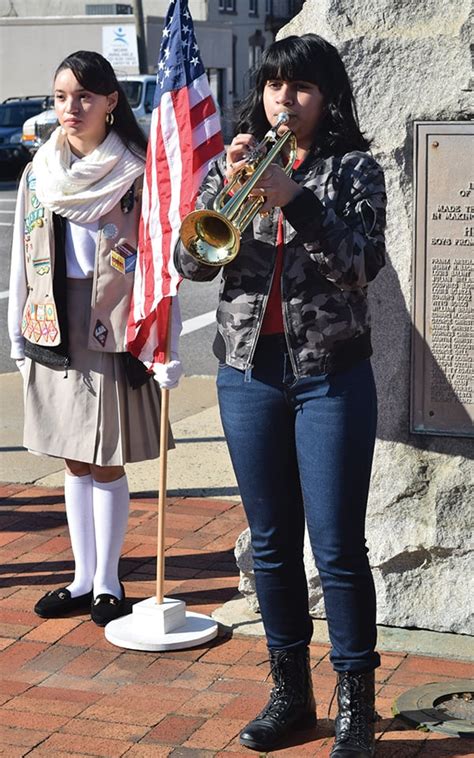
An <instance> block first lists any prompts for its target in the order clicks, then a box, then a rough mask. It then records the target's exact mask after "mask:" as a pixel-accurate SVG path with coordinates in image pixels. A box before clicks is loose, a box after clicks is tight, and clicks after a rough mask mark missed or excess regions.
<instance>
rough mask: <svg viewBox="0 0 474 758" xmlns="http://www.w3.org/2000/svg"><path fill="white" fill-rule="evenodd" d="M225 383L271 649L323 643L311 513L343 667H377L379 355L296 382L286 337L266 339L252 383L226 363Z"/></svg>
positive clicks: (335, 652) (222, 402) (225, 416)
mask: <svg viewBox="0 0 474 758" xmlns="http://www.w3.org/2000/svg"><path fill="white" fill-rule="evenodd" d="M217 390H218V397H219V406H220V413H221V418H222V424H223V427H224V433H225V436H226V440H227V444H228V447H229V452H230V456H231V459H232V463H233V467H234V470H235V474H236V477H237V482H238V485H239V489H240V494H241V497H242V502H243V505H244V508H245V512H246V515H247V519H248V522H249V526H250V532H251V538H252V553H253V561H254V571H255V580H256V588H257V597H258V602H259V605H260V611H261V614H262V620H263V623H264V627H265V633H266V637H267V643H268V646H269V648H272V649H282V648H294V647H299V646H302V645H307V644H308V643H309V641H310V639H311V635H312V627H313V624H312V621H311V617H310V615H309V610H308V589H307V583H306V575H305V570H304V563H303V542H304V526H305V518H306V523H307V526H308V533H309V537H310V541H311V547H312V550H313V554H314V558H315V562H316V566H317V568H318V571H319V575H320V579H321V585H322V590H323V595H324V603H325V607H326V617H327V621H328V627H329V636H330V640H331V646H332V650H331V655H330V658H331V661H332V663H333V666H334V668H335V669H336V671H366V670H370V669H373V668H375V667H376V666H378V665H379V664H380V659H379V656H378V654H377V653H376V652H375V649H374V648H375V643H376V626H375V590H374V583H373V579H372V573H371V570H370V566H369V562H368V558H367V547H366V543H365V536H364V527H365V512H366V505H367V495H368V489H369V480H370V471H371V465H372V456H373V449H374V442H375V429H376V422H377V397H376V391H375V384H374V379H373V374H372V368H371V365H370V361H368V360H364V361H361V362H359V363H357V364H356V365H355V366H353V367H352V368H350V369H349V370H347V371H343V372H340V373H337V374H331V375H329V374H324V375H322V376H312V377H305V378H304V379H299V380H295V377H294V374H293V371H292V368H291V363H290V360H289V357H288V354H287V350H286V346H285V342H284V338H283V337H282V336H280V335H272V336H269V337H262V338H260V340H259V343H258V345H257V350H256V353H255V359H254V368H253V370H252V375H251V379H250V381H245V374H244V372H243V371H239V370H238V369H234V368H232V367H230V366H226V365H224V366H222V365H220V366H219V372H218V377H217Z"/></svg>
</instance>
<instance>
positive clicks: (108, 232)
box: [102, 224, 118, 240]
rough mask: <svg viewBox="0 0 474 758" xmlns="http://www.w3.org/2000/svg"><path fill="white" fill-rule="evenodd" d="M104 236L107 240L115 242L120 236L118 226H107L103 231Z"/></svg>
mask: <svg viewBox="0 0 474 758" xmlns="http://www.w3.org/2000/svg"><path fill="white" fill-rule="evenodd" d="M102 234H103V235H104V237H105V239H106V240H114V239H115V238H116V236H117V235H118V226H116V225H115V224H106V225H105V226H104V228H103V229H102Z"/></svg>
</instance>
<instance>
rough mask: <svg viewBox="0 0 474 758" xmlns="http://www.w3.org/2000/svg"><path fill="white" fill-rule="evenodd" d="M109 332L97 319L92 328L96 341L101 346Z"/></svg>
mask: <svg viewBox="0 0 474 758" xmlns="http://www.w3.org/2000/svg"><path fill="white" fill-rule="evenodd" d="M108 333H109V330H108V329H107V327H106V326H104V324H103V323H102V321H99V319H97V321H96V324H95V329H94V337H95V338H96V340H97V342H99V343H100V344H101V345H102V347H104V345H105V343H106V341H107V335H108Z"/></svg>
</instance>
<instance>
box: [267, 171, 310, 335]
mask: <svg viewBox="0 0 474 758" xmlns="http://www.w3.org/2000/svg"><path fill="white" fill-rule="evenodd" d="M300 163H301V160H296V161H295V162H294V164H293V168H294V169H295V168H298V166H299V165H300ZM276 244H277V257H276V261H275V270H274V273H273V281H272V287H271V290H270V294H269V296H268V302H267V308H266V310H265V315H264V317H263V324H262V329H261V331H260V334H283V332H284V326H283V312H282V301H281V272H282V268H283V254H284V249H285V246H284V244H283V213H282V212H281V211H280V214H279V216H278V227H277V239H276Z"/></svg>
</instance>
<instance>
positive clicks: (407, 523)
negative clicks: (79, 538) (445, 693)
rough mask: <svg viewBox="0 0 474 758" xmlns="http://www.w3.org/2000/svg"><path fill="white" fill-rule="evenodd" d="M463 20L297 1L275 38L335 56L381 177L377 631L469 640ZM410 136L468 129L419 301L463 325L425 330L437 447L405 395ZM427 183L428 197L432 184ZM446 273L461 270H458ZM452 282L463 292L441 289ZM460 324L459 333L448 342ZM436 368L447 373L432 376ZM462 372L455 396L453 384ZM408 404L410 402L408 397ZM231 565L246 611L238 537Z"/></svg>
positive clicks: (442, 3)
mask: <svg viewBox="0 0 474 758" xmlns="http://www.w3.org/2000/svg"><path fill="white" fill-rule="evenodd" d="M472 15H473V11H472V3H471V0H426V1H425V2H423V3H420V2H419V0H395V2H394V0H378V2H377V3H373V2H371V0H350V2H349V0H306V2H305V4H304V6H303V9H302V11H301V12H300V13H299V15H298V16H296V17H295V18H294V19H293V20H292V22H291V23H290V24H288V25H287V26H286V27H285V28H284V29H282V30H281V32H280V34H279V37H284V36H288V35H290V34H304V33H306V32H314V33H316V34H319V35H321V36H322V37H324V38H326V39H327V40H328V41H329V42H331V43H332V44H334V45H335V46H336V47H337V48H338V50H339V51H340V53H341V55H342V58H343V60H344V62H345V64H346V66H347V69H348V71H349V74H350V77H351V80H352V83H353V88H354V94H355V97H356V101H357V106H358V113H359V120H360V124H361V127H362V130H363V131H364V132H365V133H366V134H367V135H368V136H370V137H371V138H373V145H372V150H373V153H374V155H375V157H376V158H377V160H378V161H379V162H380V163H381V165H382V166H383V167H384V170H385V177H386V184H387V194H388V228H387V237H386V239H387V264H386V266H385V269H383V270H382V272H381V273H380V274H379V276H378V278H377V279H376V281H375V282H373V283H372V285H371V287H370V288H369V290H370V300H371V308H372V317H373V342H374V357H373V365H374V370H375V374H376V381H377V387H378V395H379V426H378V439H377V445H376V451H375V459H374V467H373V474H372V485H371V494H370V500H369V509H368V521H367V540H368V546H369V558H370V562H371V565H372V568H373V572H374V579H375V584H376V589H377V596H378V623H379V624H385V625H388V626H399V627H417V628H423V629H430V630H437V631H450V632H457V633H463V634H473V633H474V624H473V614H472V608H473V605H472V596H473V589H474V588H473V581H472V577H473V564H474V561H473V554H472V526H473V512H474V483H473V479H474V477H473V470H474V468H473V462H472V458H473V453H474V443H473V440H472V439H470V435H472V415H471V414H472V409H473V405H472V400H473V397H472V360H473V334H474V329H473V328H472V327H473V325H474V318H473V315H472V313H473V311H472V306H473V295H472V279H474V273H473V250H474V248H473V246H472V244H473V243H474V207H473V206H474V158H473V152H472V144H473V141H474V140H473V138H472V133H473V130H472V122H471V123H470V124H469V119H470V118H472V113H473V110H474V109H473V105H474V74H473V70H472V66H473V61H472V45H471V46H470V41H471V40H470V34H471V31H472ZM418 122H441V127H442V126H443V125H444V124H445V123H446V124H448V123H456V124H458V125H459V130H454V131H460V133H462V134H464V136H465V131H466V129H467V130H469V129H470V134H471V139H470V142H469V144H470V145H471V152H470V153H469V152H468V153H467V154H465V155H464V154H462V155H461V156H460V155H459V154H457V155H455V156H453V162H452V164H451V165H450V166H449V165H448V168H449V170H450V171H451V172H453V173H452V174H450V176H453V177H454V178H453V179H452V180H450V181H451V184H452V186H450V187H449V189H450V196H451V197H452V193H453V192H454V194H456V193H457V194H458V195H459V193H461V192H464V196H462V197H461V196H459V197H458V202H457V203H456V204H455V206H452V205H451V204H450V203H451V201H449V203H448V202H447V201H446V203H444V202H443V200H442V199H440V198H438V200H437V203H436V206H433V207H430V208H428V214H429V218H430V223H434V221H432V218H437V217H436V215H434V214H438V216H439V222H440V224H441V225H438V227H436V229H439V235H437V236H436V238H437V239H447V238H449V239H451V242H452V243H453V245H454V243H455V239H454V237H456V235H457V238H458V239H464V240H465V241H464V242H463V243H462V244H463V246H462V249H461V248H460V249H459V252H458V253H457V257H455V259H454V261H455V262H454V263H452V265H451V264H449V265H448V268H446V266H444V268H443V260H446V259H445V258H443V253H444V254H446V248H442V249H440V250H439V252H440V256H439V257H438V258H435V259H434V263H433V266H432V269H431V275H432V279H429V282H431V281H433V282H434V281H435V275H436V277H437V279H436V281H437V282H438V284H439V287H438V288H437V290H436V292H435V293H431V295H432V298H431V299H432V302H433V303H434V305H432V307H433V308H435V307H436V303H441V306H440V307H441V311H443V309H445V310H447V311H449V313H448V316H449V314H450V313H451V312H454V314H455V315H456V314H458V315H459V313H458V311H459V309H460V310H461V311H462V313H461V316H462V318H454V320H453V319H451V321H449V319H448V322H447V323H445V327H443V318H444V316H443V317H441V316H439V314H438V321H437V322H436V323H435V319H431V321H430V323H429V324H428V327H427V328H428V330H429V333H430V334H431V333H432V332H431V330H436V329H438V332H437V334H438V333H439V334H438V337H437V340H438V341H437V342H436V345H438V346H439V345H441V347H439V348H437V349H439V351H440V352H439V355H440V356H441V365H438V366H437V370H438V373H440V372H441V375H442V378H443V381H444V384H445V385H446V384H448V385H449V386H450V387H451V390H452V391H451V394H450V396H449V397H448V396H446V397H444V396H443V397H441V396H439V397H438V400H439V399H440V398H441V400H443V402H444V404H443V406H442V407H443V408H444V416H446V414H447V415H448V417H449V415H450V413H451V412H452V414H453V416H455V417H457V418H461V419H463V423H462V424H461V425H460V427H459V429H458V430H456V429H454V430H453V429H451V430H450V432H449V434H447V433H446V432H445V428H446V424H445V425H444V426H443V425H442V424H441V426H442V429H441V430H437V429H436V422H435V421H434V422H433V425H432V428H431V429H430V433H429V434H426V433H421V432H423V430H421V431H420V429H419V428H417V427H416V425H415V424H414V423H413V410H412V415H410V404H412V406H413V403H414V394H416V393H414V388H413V377H412V371H413V363H414V358H416V356H417V355H419V354H420V352H419V351H420V350H421V351H424V352H425V353H426V351H427V350H428V346H427V340H426V339H424V338H423V334H420V332H419V331H418V330H417V329H415V328H414V323H415V321H416V318H415V312H414V297H415V285H416V281H415V269H416V268H417V266H418V268H419V267H420V265H421V263H422V262H423V261H421V258H422V257H423V251H422V250H421V249H416V245H415V230H416V228H417V222H418V226H419V225H420V218H421V216H422V210H423V209H422V208H421V207H418V205H417V203H416V202H415V200H416V193H415V190H414V181H413V179H414V168H415V157H416V156H415V137H416V133H417V129H418ZM463 125H465V127H466V129H463ZM428 131H429V130H428ZM441 131H442V129H441ZM435 142H438V140H432V142H431V143H430V144H429V146H428V148H427V150H428V149H431V147H437V145H435V144H434V143H435ZM453 144H454V145H456V143H455V142H454V143H453ZM430 156H431V154H430ZM430 160H431V158H430ZM456 166H462V167H463V171H468V172H470V182H468V183H467V186H464V185H465V184H466V182H465V181H464V178H463V179H462V186H458V184H457V183H456V182H457V178H456ZM445 179H446V177H445ZM424 180H425V177H424V176H421V177H418V181H419V183H420V185H421V183H422V182H423V181H424ZM430 181H432V183H433V184H434V186H435V185H436V183H437V177H436V173H435V175H434V177H433V176H432V178H431V180H430ZM460 181H461V180H460ZM466 193H467V194H466ZM452 214H458V215H452ZM453 219H455V220H456V219H457V220H458V221H459V222H461V225H459V224H458V225H457V226H455V231H454V232H453V231H452V229H453V227H451V226H449V224H450V223H451V221H452V220H453ZM469 219H470V220H469ZM448 222H449V223H448ZM436 223H438V221H436ZM453 223H455V221H453ZM456 223H457V222H456ZM425 227H426V224H425ZM425 232H426V229H425ZM453 235H454V237H453ZM431 242H432V240H429V243H430V244H431ZM451 242H449V241H448V243H446V244H447V245H451ZM460 244H461V243H460ZM431 252H432V251H431ZM455 252H456V251H455ZM458 260H459V261H460V264H459V265H460V266H461V268H459V267H458V268H456V266H457V265H458V264H457V262H456V261H458ZM424 263H426V261H425V262H424ZM428 263H430V262H428ZM446 265H447V264H446ZM453 266H454V267H455V268H454V269H453ZM443 272H445V273H444V275H443ZM454 275H455V276H454ZM453 276H454V278H455V280H456V282H460V283H461V289H458V288H457V284H456V285H455V284H453V283H452V280H453ZM469 277H471V286H470V287H469ZM427 281H428V280H427ZM433 286H434V285H433ZM458 292H462V298H459V297H458ZM424 294H426V293H423V292H421V293H420V292H418V293H417V296H418V300H420V299H421V300H422V301H423V295H424ZM443 297H444V300H443ZM445 302H449V307H445V305H444V303H445ZM449 318H451V317H450V316H449ZM458 323H462V324H463V329H464V330H465V331H464V332H463V333H462V335H461V337H462V339H461V338H460V339H459V340H458V341H457V342H456V329H457V326H456V325H457V324H458ZM469 324H470V325H471V328H470V331H469ZM443 329H444V334H443ZM440 330H441V332H440ZM453 332H454V335H453ZM427 334H428V332H427ZM433 340H434V337H433ZM443 340H444V341H445V343H444V346H443ZM434 344H435V343H434V342H433V353H434ZM458 344H460V345H461V349H462V354H461V356H460V359H459V360H458V359H457V358H456V356H454V358H452V356H451V357H450V354H451V353H452V351H453V350H454V349H457V348H456V345H458ZM441 348H443V349H441ZM443 350H444V352H443ZM443 355H444V356H447V357H448V359H449V361H448V363H449V365H448V364H446V365H443V361H442V358H443ZM432 362H433V360H432ZM458 364H459V365H458ZM460 369H462V372H461V373H462V382H463V385H464V387H463V392H460V391H458V390H457V388H456V384H455V381H454V380H455V379H456V377H457V376H458V375H459V370H460ZM450 372H451V373H450ZM415 381H416V379H415ZM469 385H470V389H469ZM417 391H418V394H420V388H419V387H418V390H417ZM426 392H431V393H433V388H432V387H422V389H421V394H423V393H426ZM435 399H436V398H435ZM430 413H431V412H430ZM448 421H449V418H448ZM448 426H449V425H448ZM415 428H416V431H415ZM236 556H237V562H238V565H239V568H240V570H241V584H240V589H241V591H242V593H243V594H244V595H245V596H246V597H247V600H248V601H249V604H250V606H251V607H252V608H253V609H254V610H255V609H256V608H257V601H256V597H255V590H254V578H253V573H252V561H251V555H250V545H249V535H248V530H246V531H245V532H243V533H242V535H241V536H240V537H239V539H238V541H237V545H236ZM305 563H306V570H307V575H308V583H309V588H310V607H311V611H312V615H313V616H315V617H317V618H324V603H323V599H322V593H321V588H320V583H319V578H318V574H317V572H316V570H315V568H314V563H313V560H312V556H311V551H310V549H309V545H308V544H306V547H305ZM470 582H471V583H470ZM469 583H470V584H469Z"/></svg>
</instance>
